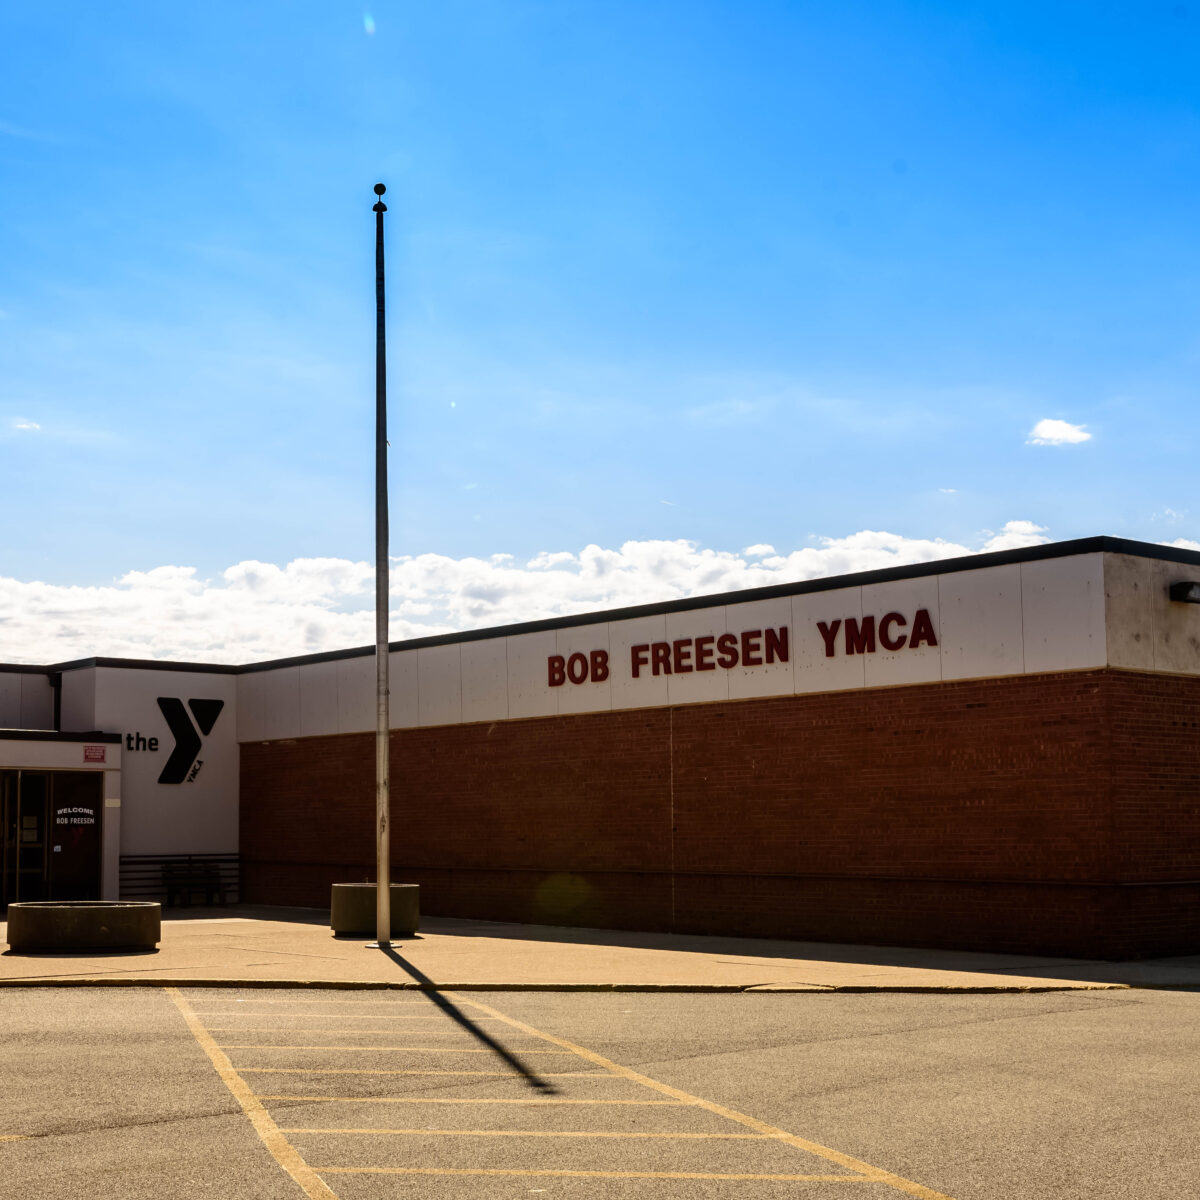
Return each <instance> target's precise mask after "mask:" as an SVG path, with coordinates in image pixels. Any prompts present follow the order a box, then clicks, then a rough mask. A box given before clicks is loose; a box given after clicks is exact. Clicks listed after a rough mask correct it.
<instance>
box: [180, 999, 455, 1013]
mask: <svg viewBox="0 0 1200 1200" xmlns="http://www.w3.org/2000/svg"><path fill="white" fill-rule="evenodd" d="M218 1000H220V1001H222V1002H224V1003H226V1004H228V1003H229V1001H228V1000H226V999H225V997H224V996H221V997H217V996H210V997H208V1003H210V1004H216V1003H217V1002H218ZM201 1003H204V1001H201ZM236 1003H238V1004H270V1005H273V1006H274V1007H276V1008H312V1007H313V1006H314V1005H317V1004H319V1005H322V1006H323V1007H325V1008H398V1007H401V1006H408V1007H411V1008H415V1007H416V1006H417V1005H421V1006H423V1007H425V1008H429V1007H430V1006H431V1005H432V1001H430V1000H266V999H260V998H259V997H257V996H255V997H254V998H253V999H252V1000H238V1001H237V1002H236ZM195 1011H196V1013H197V1015H200V1014H201V1013H202V1012H203V1010H202V1009H196V1010H195Z"/></svg>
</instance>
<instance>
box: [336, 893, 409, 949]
mask: <svg viewBox="0 0 1200 1200" xmlns="http://www.w3.org/2000/svg"><path fill="white" fill-rule="evenodd" d="M389 890H390V891H391V894H392V937H397V936H401V935H407V934H410V933H416V932H417V926H418V924H419V923H420V895H421V888H420V885H419V884H416V883H393V884H392V885H391V888H390V889H389ZM332 892H333V895H332V897H331V898H330V903H329V924H330V927H331V928H332V929H333V932H334V933H335V934H342V933H346V934H359V935H363V934H369V935H372V936H373V935H374V934H375V933H376V932H377V928H376V923H375V885H374V884H373V883H335V884H333V887H332Z"/></svg>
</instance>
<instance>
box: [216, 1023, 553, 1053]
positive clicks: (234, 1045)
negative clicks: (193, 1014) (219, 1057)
mask: <svg viewBox="0 0 1200 1200" xmlns="http://www.w3.org/2000/svg"><path fill="white" fill-rule="evenodd" d="M212 1032H213V1031H212V1030H211V1029H210V1030H209V1033H212ZM218 1045H219V1046H220V1047H221V1049H222V1050H413V1051H416V1052H418V1053H420V1054H491V1053H492V1052H491V1051H490V1050H477V1049H475V1048H474V1047H473V1046H471V1047H464V1048H463V1049H457V1048H455V1047H454V1046H285V1045H282V1044H281V1043H276V1042H219V1043H218ZM528 1053H530V1054H562V1055H570V1053H571V1052H570V1050H540V1049H536V1048H535V1049H531V1050H529V1051H528Z"/></svg>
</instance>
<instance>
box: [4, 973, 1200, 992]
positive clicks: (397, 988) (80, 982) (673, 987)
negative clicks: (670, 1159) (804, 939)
mask: <svg viewBox="0 0 1200 1200" xmlns="http://www.w3.org/2000/svg"><path fill="white" fill-rule="evenodd" d="M1137 986H1138V985H1134V984H1128V983H1084V984H1056V983H1047V984H1002V983H999V984H961V985H955V984H830V985H825V984H815V983H812V984H799V983H798V984H775V983H765V984H764V983H752V984H736V983H712V984H708V983H479V982H477V981H475V982H471V983H434V984H426V983H407V982H401V981H397V982H395V983H388V982H383V981H379V980H357V981H356V980H342V979H187V978H183V979H167V978H163V979H143V978H136V977H124V978H116V979H106V978H84V979H46V978H38V979H0V989H3V988H77V987H89V988H98V987H100V988H110V987H146V988H166V987H177V988H262V989H276V990H283V989H291V990H300V991H303V990H308V991H374V992H650V993H663V994H682V995H689V994H694V995H743V996H745V995H786V994H793V995H820V996H827V995H871V994H875V993H880V994H888V995H906V994H907V995H933V996H941V995H965V996H1000V995H1031V994H1036V993H1043V992H1106V991H1130V990H1133V989H1134V988H1135V987H1137ZM1172 987H1174V988H1181V989H1190V988H1192V985H1190V984H1177V985H1171V984H1166V985H1157V986H1156V988H1155V990H1169V989H1171V988H1172Z"/></svg>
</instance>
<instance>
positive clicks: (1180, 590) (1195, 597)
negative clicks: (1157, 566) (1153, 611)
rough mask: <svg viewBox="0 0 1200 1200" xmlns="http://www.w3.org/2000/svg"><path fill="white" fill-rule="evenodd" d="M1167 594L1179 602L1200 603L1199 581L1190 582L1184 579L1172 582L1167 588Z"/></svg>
mask: <svg viewBox="0 0 1200 1200" xmlns="http://www.w3.org/2000/svg"><path fill="white" fill-rule="evenodd" d="M1167 595H1168V596H1170V597H1171V599H1172V600H1178V601H1179V602H1180V603H1181V604H1200V583H1192V582H1190V581H1189V580H1186V579H1185V580H1183V581H1182V582H1180V583H1173V584H1171V586H1170V587H1169V588H1167Z"/></svg>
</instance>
